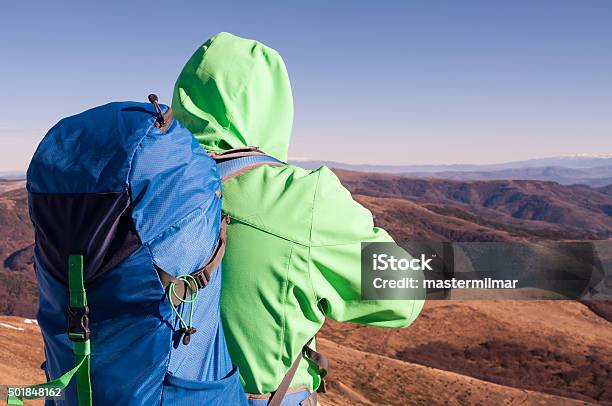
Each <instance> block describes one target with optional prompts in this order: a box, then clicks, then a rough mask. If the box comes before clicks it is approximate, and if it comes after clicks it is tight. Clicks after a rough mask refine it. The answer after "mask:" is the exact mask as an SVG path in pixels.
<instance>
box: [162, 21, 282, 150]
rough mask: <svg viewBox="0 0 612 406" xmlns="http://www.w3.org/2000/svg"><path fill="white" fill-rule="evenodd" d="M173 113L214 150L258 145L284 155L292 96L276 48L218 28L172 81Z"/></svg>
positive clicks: (203, 143) (204, 143) (202, 143)
mask: <svg viewBox="0 0 612 406" xmlns="http://www.w3.org/2000/svg"><path fill="white" fill-rule="evenodd" d="M172 109H173V110H174V116H175V117H176V118H177V119H178V120H179V121H180V122H181V123H182V124H183V125H184V126H185V127H187V128H188V129H189V130H190V131H191V132H192V133H193V134H194V135H195V136H196V138H197V139H198V141H199V142H200V144H201V145H202V146H204V147H205V148H206V149H208V150H211V151H213V152H220V151H225V150H228V149H233V148H239V147H245V146H257V147H259V148H260V149H261V150H263V151H264V152H266V153H267V154H269V155H271V156H273V157H275V158H277V159H280V160H282V161H286V160H287V150H288V147H289V139H290V137H291V128H292V125H293V97H292V95H291V85H290V84H289V76H288V75H287V69H286V68H285V63H284V62H283V59H282V58H281V56H280V55H279V54H278V52H276V51H275V50H273V49H271V48H269V47H267V46H265V45H263V44H261V43H259V42H257V41H254V40H249V39H244V38H240V37H237V36H235V35H232V34H229V33H226V32H222V33H220V34H217V35H215V36H214V37H212V38H211V39H209V40H208V41H206V42H205V43H204V45H202V46H201V47H200V48H198V49H197V50H196V51H195V53H194V54H193V56H192V57H191V58H190V59H189V61H188V62H187V64H186V65H185V67H184V68H183V70H182V72H181V74H180V75H179V77H178V80H177V81H176V84H175V86H174V94H173V97H172Z"/></svg>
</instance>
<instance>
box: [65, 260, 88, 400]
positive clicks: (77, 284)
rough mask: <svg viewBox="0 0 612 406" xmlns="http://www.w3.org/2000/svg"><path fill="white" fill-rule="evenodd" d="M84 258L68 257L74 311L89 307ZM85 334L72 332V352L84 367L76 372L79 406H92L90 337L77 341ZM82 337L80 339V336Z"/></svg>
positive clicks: (71, 304)
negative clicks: (84, 274)
mask: <svg viewBox="0 0 612 406" xmlns="http://www.w3.org/2000/svg"><path fill="white" fill-rule="evenodd" d="M83 270H84V266H83V256H82V255H70V256H69V257H68V289H69V291H70V307H71V308H73V309H83V308H85V307H86V306H87V295H86V293H85V282H84V277H83ZM84 333H85V332H83V333H73V332H70V333H69V335H70V339H71V340H72V351H73V352H74V362H75V364H76V365H82V367H81V368H78V369H77V371H76V385H77V394H78V397H79V406H91V404H92V401H91V378H90V363H89V361H90V353H91V349H90V346H89V337H87V339H86V340H85V341H76V340H75V339H79V338H81V339H82V338H84ZM79 334H80V335H81V337H78V335H79Z"/></svg>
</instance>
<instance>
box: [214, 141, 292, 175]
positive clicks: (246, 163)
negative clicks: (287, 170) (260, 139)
mask: <svg viewBox="0 0 612 406" xmlns="http://www.w3.org/2000/svg"><path fill="white" fill-rule="evenodd" d="M211 157H212V158H213V159H214V160H215V161H216V162H217V170H218V171H219V176H220V177H221V180H222V181H225V180H227V179H230V178H233V177H234V176H237V175H239V174H241V173H244V172H248V171H250V170H251V169H254V168H256V167H258V166H262V165H274V166H284V165H287V164H286V163H285V162H283V161H280V160H278V159H276V158H274V157H272V156H270V155H266V153H265V152H263V151H260V150H259V149H258V148H257V147H247V148H238V149H232V150H229V151H225V152H222V153H220V154H211Z"/></svg>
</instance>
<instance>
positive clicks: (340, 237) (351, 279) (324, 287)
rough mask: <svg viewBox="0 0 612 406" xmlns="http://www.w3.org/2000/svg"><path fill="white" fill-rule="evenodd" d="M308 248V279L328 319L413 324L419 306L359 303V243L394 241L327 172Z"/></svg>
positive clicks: (320, 186) (397, 302)
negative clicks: (375, 225) (375, 224)
mask: <svg viewBox="0 0 612 406" xmlns="http://www.w3.org/2000/svg"><path fill="white" fill-rule="evenodd" d="M310 242H311V245H310V264H309V271H310V277H311V279H312V283H313V289H314V292H315V295H316V298H317V300H318V301H319V305H320V307H321V309H322V310H323V311H324V312H325V314H326V316H328V317H330V318H332V319H334V320H337V321H349V322H353V323H359V324H365V325H371V326H379V327H405V326H407V325H409V324H410V323H412V322H413V321H414V320H415V319H416V317H417V316H418V314H419V313H420V311H421V309H422V307H423V300H361V243H362V242H393V239H392V238H391V236H389V234H388V233H387V232H386V231H385V230H383V229H381V228H377V227H374V224H373V219H372V214H371V213H370V211H369V210H367V209H366V208H365V207H363V206H361V205H360V204H359V203H357V202H356V201H354V200H353V198H352V196H351V194H350V192H349V191H348V190H346V189H345V188H344V187H343V186H342V184H341V183H340V180H339V179H338V177H337V176H336V175H335V174H334V173H333V172H331V171H330V170H329V169H328V168H326V167H323V168H321V169H319V180H318V186H317V189H316V193H315V197H314V202H313V216H312V230H311V238H310Z"/></svg>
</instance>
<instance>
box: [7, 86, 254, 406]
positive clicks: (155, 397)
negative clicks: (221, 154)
mask: <svg viewBox="0 0 612 406" xmlns="http://www.w3.org/2000/svg"><path fill="white" fill-rule="evenodd" d="M149 100H150V101H151V102H152V103H153V104H149V103H146V104H145V103H136V102H119V103H110V104H106V105H104V106H100V107H96V108H94V109H91V110H88V111H85V112H83V113H81V114H78V115H76V116H72V117H68V118H65V119H63V120H61V121H60V122H59V123H58V124H56V125H55V126H54V127H53V128H52V129H51V130H50V131H49V132H48V133H47V135H46V136H45V137H44V139H43V140H42V142H41V143H40V145H39V147H38V149H37V151H36V153H35V154H34V157H33V158H32V162H31V164H30V167H29V169H28V173H27V187H28V192H29V208H30V217H31V220H32V222H33V224H34V228H35V234H36V249H35V266H36V275H37V279H38V286H39V292H40V308H39V311H38V315H37V318H38V322H39V325H40V328H41V330H42V334H43V338H44V343H45V356H46V362H45V364H43V369H44V370H45V372H46V374H47V379H48V381H49V382H47V383H46V384H41V385H36V386H33V387H32V388H36V389H41V388H43V389H44V388H46V389H49V388H58V389H63V388H65V400H50V401H48V404H69V405H77V404H78V405H92V404H95V405H156V404H163V405H192V404H206V405H246V398H245V395H244V392H243V389H242V386H241V384H240V379H239V373H238V371H237V370H236V367H235V366H233V365H232V362H231V360H230V357H229V354H228V351H227V348H226V343H225V338H224V335H223V328H222V325H221V323H220V314H219V295H220V289H221V258H222V256H223V252H224V250H225V232H224V231H225V225H226V220H225V218H222V216H221V181H220V178H219V174H218V171H217V167H216V164H215V162H214V160H213V159H212V158H210V157H209V156H208V155H207V154H206V152H205V151H204V150H203V149H202V148H201V147H200V146H199V144H198V143H197V141H196V139H195V138H194V137H193V136H192V134H191V133H190V132H189V131H188V130H187V129H185V128H184V127H183V126H182V125H181V124H180V123H178V122H177V121H176V120H174V119H173V118H172V112H171V109H169V108H168V107H166V106H163V105H162V106H160V105H159V104H158V103H157V97H155V96H154V95H151V96H150V97H149ZM38 394H41V392H38ZM45 394H47V395H49V393H45ZM30 397H34V396H30ZM23 398H28V396H23ZM9 401H10V402H11V403H10V404H20V403H21V397H15V398H12V399H9Z"/></svg>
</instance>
